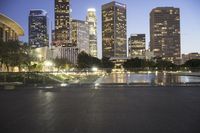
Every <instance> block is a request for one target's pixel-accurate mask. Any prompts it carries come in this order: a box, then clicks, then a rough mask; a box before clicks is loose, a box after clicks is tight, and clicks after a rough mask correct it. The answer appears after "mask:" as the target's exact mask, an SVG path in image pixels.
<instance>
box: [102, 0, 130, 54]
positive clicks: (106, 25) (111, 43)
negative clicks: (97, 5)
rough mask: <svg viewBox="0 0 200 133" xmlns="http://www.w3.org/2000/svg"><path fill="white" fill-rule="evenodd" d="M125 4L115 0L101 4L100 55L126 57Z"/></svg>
mask: <svg viewBox="0 0 200 133" xmlns="http://www.w3.org/2000/svg"><path fill="white" fill-rule="evenodd" d="M126 37H127V33H126V5H125V4H121V3H118V2H115V1H112V2H110V3H107V4H104V5H103V6H102V45H103V46H102V52H103V53H102V56H105V57H115V58H118V57H127V39H126Z"/></svg>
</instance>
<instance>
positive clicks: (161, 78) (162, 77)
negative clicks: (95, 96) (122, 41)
mask: <svg viewBox="0 0 200 133" xmlns="http://www.w3.org/2000/svg"><path fill="white" fill-rule="evenodd" d="M98 83H128V84H129V83H137V84H155V85H171V84H183V83H199V84H200V77H197V76H196V77H195V76H182V75H178V74H175V73H167V72H155V73H112V74H109V75H106V76H105V77H103V78H101V80H100V81H99V82H98Z"/></svg>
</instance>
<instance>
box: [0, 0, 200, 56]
mask: <svg viewBox="0 0 200 133" xmlns="http://www.w3.org/2000/svg"><path fill="white" fill-rule="evenodd" d="M37 1H38V0H34V1H30V2H27V1H25V0H18V3H20V5H21V6H19V7H17V5H18V4H17V3H16V1H14V2H9V0H8V1H6V2H5V1H2V0H0V5H1V6H0V12H1V13H4V14H6V15H8V16H9V17H10V18H12V19H13V20H15V21H16V22H18V23H19V24H20V25H21V26H22V27H23V28H24V30H25V36H24V37H22V38H21V39H20V40H22V41H25V42H28V34H27V33H28V13H29V11H30V10H31V9H44V10H46V11H47V12H48V15H49V18H50V21H51V22H52V25H53V27H54V0H52V1H47V0H44V1H42V2H41V1H40V2H39V3H40V4H37ZM46 2H48V4H46ZM77 2H80V1H79V0H71V8H72V18H73V19H81V20H85V16H86V14H87V9H88V8H91V7H92V8H95V9H96V10H97V18H98V19H97V24H98V31H97V32H98V48H99V50H100V51H99V52H98V54H99V57H101V53H102V52H101V6H102V5H103V4H105V3H107V2H111V1H110V0H102V1H101V2H99V1H98V2H96V1H91V0H88V1H86V2H84V3H82V7H80V8H79V6H78V5H77V4H76V3H77ZM118 2H123V3H124V4H127V30H128V32H127V36H128V37H129V35H130V34H132V33H136V34H139V33H145V34H146V35H147V40H146V42H147V43H146V47H147V48H148V45H149V13H150V11H151V10H152V9H153V8H155V7H160V6H161V7H166V6H173V7H177V8H180V12H181V42H182V43H181V46H182V53H189V52H198V51H200V47H199V44H200V41H199V40H198V35H199V32H200V29H199V27H200V26H198V22H200V20H199V18H198V11H199V10H200V9H198V7H199V6H200V2H199V1H198V0H192V1H184V2H182V1H179V0H175V1H162V0H161V1H157V2H155V1H153V0H151V1H148V2H146V3H149V4H145V8H143V7H140V6H138V5H143V4H144V3H145V0H141V1H139V2H138V1H137V2H136V1H125V0H118ZM10 3H12V4H10ZM29 3H31V4H30V5H29ZM131 5H133V6H131ZM136 6H137V7H136ZM13 8H14V9H13ZM9 9H10V10H9ZM11 9H12V10H11ZM77 9H79V10H77ZM191 9H192V11H191ZM15 10H17V11H18V13H16V12H17V11H15ZM80 11H81V12H80ZM18 14H20V15H18ZM134 18H137V19H134ZM127 43H128V42H127ZM189 46H190V47H189Z"/></svg>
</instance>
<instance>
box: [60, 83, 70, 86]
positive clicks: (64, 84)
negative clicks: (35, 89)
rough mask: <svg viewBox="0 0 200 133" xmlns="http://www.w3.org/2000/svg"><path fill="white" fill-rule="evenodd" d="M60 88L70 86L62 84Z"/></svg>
mask: <svg viewBox="0 0 200 133" xmlns="http://www.w3.org/2000/svg"><path fill="white" fill-rule="evenodd" d="M60 86H61V87H66V86H68V84H66V83H62V84H60Z"/></svg>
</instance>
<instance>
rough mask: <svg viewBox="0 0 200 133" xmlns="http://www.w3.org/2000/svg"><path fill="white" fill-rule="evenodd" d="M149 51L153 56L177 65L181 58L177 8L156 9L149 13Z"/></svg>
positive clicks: (178, 11) (178, 12)
mask: <svg viewBox="0 0 200 133" xmlns="http://www.w3.org/2000/svg"><path fill="white" fill-rule="evenodd" d="M150 49H151V51H153V52H154V54H155V56H157V57H161V58H163V59H165V60H169V61H172V62H174V63H177V64H178V61H179V60H180V58H181V45H180V10H179V8H174V7H157V8H155V9H153V10H152V11H151V13H150Z"/></svg>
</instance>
